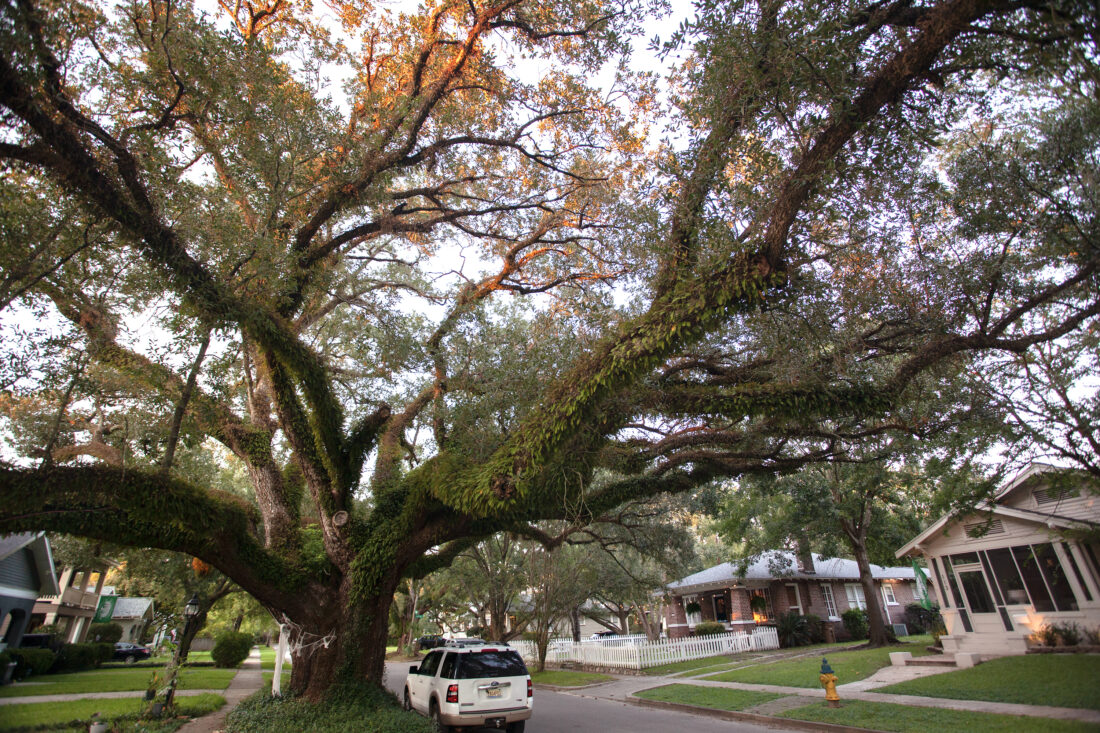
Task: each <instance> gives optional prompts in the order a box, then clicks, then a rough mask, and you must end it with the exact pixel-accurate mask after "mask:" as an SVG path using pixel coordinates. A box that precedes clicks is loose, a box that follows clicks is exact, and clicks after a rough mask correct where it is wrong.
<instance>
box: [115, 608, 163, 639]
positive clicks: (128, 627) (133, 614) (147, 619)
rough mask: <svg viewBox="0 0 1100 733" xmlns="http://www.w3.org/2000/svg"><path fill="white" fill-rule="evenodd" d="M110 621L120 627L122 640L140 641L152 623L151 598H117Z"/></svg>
mask: <svg viewBox="0 0 1100 733" xmlns="http://www.w3.org/2000/svg"><path fill="white" fill-rule="evenodd" d="M111 621H112V622H114V623H116V624H118V625H119V626H121V627H122V639H121V640H122V641H132V642H140V641H141V637H142V635H143V634H144V633H145V630H146V629H147V628H149V624H151V623H153V599H152V598H127V597H123V598H119V599H118V600H117V601H116V602H115V609H114V612H113V613H112V614H111Z"/></svg>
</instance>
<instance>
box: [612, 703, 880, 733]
mask: <svg viewBox="0 0 1100 733" xmlns="http://www.w3.org/2000/svg"><path fill="white" fill-rule="evenodd" d="M622 701H623V702H627V703H630V704H631V705H637V706H639V707H643V708H659V709H663V710H675V711H676V712H680V713H692V714H694V715H705V716H707V717H708V718H719V719H721V720H739V721H742V722H744V723H756V724H758V725H766V726H768V727H769V728H783V729H785V730H806V731H821V732H822V733H880V731H876V730H875V729H873V728H856V727H854V726H851V725H837V724H835V723H814V722H812V721H809V720H798V719H796V718H776V717H773V716H771V715H759V714H757V713H743V712H740V711H737V710H715V709H714V708H704V707H700V706H698V705H685V704H684V703H680V702H664V701H661V700H646V699H645V698H640V697H628V698H623V700H622Z"/></svg>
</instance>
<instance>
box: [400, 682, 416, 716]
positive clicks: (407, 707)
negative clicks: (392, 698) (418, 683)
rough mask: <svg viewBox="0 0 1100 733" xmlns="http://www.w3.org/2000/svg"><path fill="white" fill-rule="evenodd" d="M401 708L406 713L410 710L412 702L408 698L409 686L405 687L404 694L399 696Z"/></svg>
mask: <svg viewBox="0 0 1100 733" xmlns="http://www.w3.org/2000/svg"><path fill="white" fill-rule="evenodd" d="M401 708H402V709H403V710H404V711H405V712H407V713H408V712H412V709H413V704H412V700H410V699H409V688H408V687H406V688H405V695H404V697H402V698H401Z"/></svg>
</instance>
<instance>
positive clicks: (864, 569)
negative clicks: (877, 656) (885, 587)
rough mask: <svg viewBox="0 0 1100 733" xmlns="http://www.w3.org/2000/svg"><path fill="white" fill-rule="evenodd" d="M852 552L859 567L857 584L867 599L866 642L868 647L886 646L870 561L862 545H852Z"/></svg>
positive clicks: (883, 622) (885, 633)
mask: <svg viewBox="0 0 1100 733" xmlns="http://www.w3.org/2000/svg"><path fill="white" fill-rule="evenodd" d="M852 552H853V554H854V555H855V557H856V565H858V566H859V582H860V585H862V586H863V595H864V596H865V597H866V599H867V625H868V641H867V643H868V644H869V645H870V646H886V645H887V644H889V643H890V636H889V634H888V633H887V631H886V621H885V620H884V616H883V610H882V597H881V595H880V594H879V592H878V590H877V589H876V588H875V579H874V577H873V576H872V575H871V561H870V559H869V557H868V555H867V546H866V545H865V544H864V543H854V542H853V544H852Z"/></svg>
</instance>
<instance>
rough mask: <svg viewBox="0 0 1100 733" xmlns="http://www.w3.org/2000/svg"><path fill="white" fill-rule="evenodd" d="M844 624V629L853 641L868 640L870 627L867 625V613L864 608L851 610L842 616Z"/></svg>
mask: <svg viewBox="0 0 1100 733" xmlns="http://www.w3.org/2000/svg"><path fill="white" fill-rule="evenodd" d="M840 619H841V621H843V622H844V629H845V631H847V632H848V635H849V636H851V637H852V638H853V639H866V638H867V633H868V631H869V629H870V626H869V625H868V623H867V612H866V611H864V610H863V609H862V608H849V609H848V610H847V611H845V612H844V613H842V614H840Z"/></svg>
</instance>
